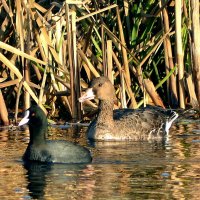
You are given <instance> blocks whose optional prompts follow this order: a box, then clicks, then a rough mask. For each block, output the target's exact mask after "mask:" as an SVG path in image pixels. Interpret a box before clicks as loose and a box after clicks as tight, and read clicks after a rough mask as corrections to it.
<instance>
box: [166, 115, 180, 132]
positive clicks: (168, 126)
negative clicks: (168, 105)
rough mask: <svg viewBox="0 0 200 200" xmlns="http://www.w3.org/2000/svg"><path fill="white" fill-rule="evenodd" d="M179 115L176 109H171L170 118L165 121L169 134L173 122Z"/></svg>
mask: <svg viewBox="0 0 200 200" xmlns="http://www.w3.org/2000/svg"><path fill="white" fill-rule="evenodd" d="M177 117H178V113H176V112H175V111H171V113H170V115H169V118H167V120H166V123H165V132H166V133H167V134H168V133H169V129H170V127H171V126H172V123H173V122H174V120H175V119H176V118H177Z"/></svg>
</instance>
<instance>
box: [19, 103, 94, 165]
mask: <svg viewBox="0 0 200 200" xmlns="http://www.w3.org/2000/svg"><path fill="white" fill-rule="evenodd" d="M25 124H27V125H28V127H29V134H30V140H29V143H28V146H27V148H26V151H25V153H24V155H23V157H22V159H23V161H25V162H29V161H30V162H31V161H35V162H42V163H90V162H91V161H92V156H91V153H90V151H89V150H88V149H87V148H86V147H83V146H80V145H77V144H74V143H72V142H69V141H65V140H48V139H46V135H47V133H48V131H47V130H48V121H47V117H46V115H45V113H44V111H43V110H42V109H41V108H40V107H39V106H38V105H32V106H31V107H30V108H29V109H27V110H26V111H25V116H24V118H23V119H22V120H21V121H20V122H19V124H18V126H22V125H25Z"/></svg>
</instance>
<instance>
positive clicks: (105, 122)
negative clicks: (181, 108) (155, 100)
mask: <svg viewBox="0 0 200 200" xmlns="http://www.w3.org/2000/svg"><path fill="white" fill-rule="evenodd" d="M92 99H98V100H99V105H98V113H97V116H96V118H95V119H94V120H93V121H92V122H91V123H90V125H89V127H88V130H87V137H88V139H89V140H104V141H106V140H108V141H110V140H114V141H121V140H133V141H150V140H164V139H165V138H168V134H169V129H170V127H171V125H172V123H173V122H174V120H175V119H176V118H177V117H178V114H177V113H176V112H175V111H172V110H170V111H169V110H164V109H161V108H158V107H156V106H155V108H154V106H150V107H147V108H141V109H129V108H127V109H116V110H114V111H113V107H114V102H115V100H116V95H115V89H114V86H113V84H112V83H111V81H110V80H109V79H108V78H107V77H105V76H100V77H97V78H95V79H93V80H92V81H91V83H90V85H89V87H88V89H87V90H86V92H85V93H84V94H83V95H82V96H81V97H80V98H79V102H81V103H83V102H84V101H86V100H92Z"/></svg>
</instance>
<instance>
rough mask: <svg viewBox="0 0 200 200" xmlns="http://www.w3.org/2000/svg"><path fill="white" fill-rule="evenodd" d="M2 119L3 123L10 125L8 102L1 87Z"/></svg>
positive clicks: (0, 108)
mask: <svg viewBox="0 0 200 200" xmlns="http://www.w3.org/2000/svg"><path fill="white" fill-rule="evenodd" d="M0 119H1V120H2V121H3V124H4V125H5V126H7V125H9V120H8V111H7V108H6V104H5V101H4V98H3V95H2V92H1V89H0Z"/></svg>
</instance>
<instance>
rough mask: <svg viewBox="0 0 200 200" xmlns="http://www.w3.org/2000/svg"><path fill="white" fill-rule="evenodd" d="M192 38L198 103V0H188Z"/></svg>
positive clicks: (199, 93) (199, 95) (199, 90)
mask: <svg viewBox="0 0 200 200" xmlns="http://www.w3.org/2000/svg"><path fill="white" fill-rule="evenodd" d="M190 4H191V18H192V19H191V21H192V39H193V66H194V78H195V86H196V91H197V99H198V102H199V105H200V37H199V35H200V24H199V23H200V21H199V0H190Z"/></svg>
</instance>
